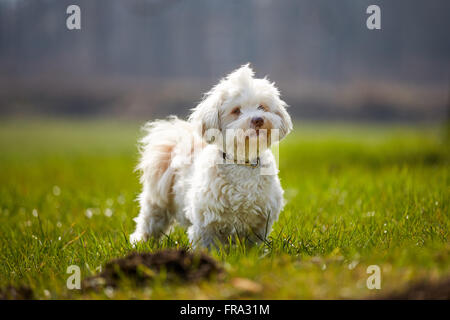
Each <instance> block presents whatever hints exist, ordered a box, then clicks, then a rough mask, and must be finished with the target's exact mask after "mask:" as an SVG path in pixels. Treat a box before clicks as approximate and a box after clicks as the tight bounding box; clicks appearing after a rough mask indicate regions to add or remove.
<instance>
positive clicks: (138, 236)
mask: <svg viewBox="0 0 450 320" xmlns="http://www.w3.org/2000/svg"><path fill="white" fill-rule="evenodd" d="M145 240H146V236H145V234H143V233H140V232H134V233H133V234H131V235H130V243H131V245H132V246H133V248H134V247H135V246H136V243H138V242H140V241H145Z"/></svg>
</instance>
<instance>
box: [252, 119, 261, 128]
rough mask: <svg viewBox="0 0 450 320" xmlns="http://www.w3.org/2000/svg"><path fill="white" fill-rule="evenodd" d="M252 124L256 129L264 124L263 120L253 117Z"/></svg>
mask: <svg viewBox="0 0 450 320" xmlns="http://www.w3.org/2000/svg"><path fill="white" fill-rule="evenodd" d="M252 124H253V125H254V126H255V127H257V128H260V127H262V125H263V124H264V119H263V118H261V117H253V118H252Z"/></svg>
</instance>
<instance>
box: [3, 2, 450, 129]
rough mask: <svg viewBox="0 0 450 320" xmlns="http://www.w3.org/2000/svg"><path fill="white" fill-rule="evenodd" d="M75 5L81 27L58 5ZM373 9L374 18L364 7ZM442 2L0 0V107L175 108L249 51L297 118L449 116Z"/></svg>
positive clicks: (66, 112) (114, 113) (156, 112)
mask: <svg viewBox="0 0 450 320" xmlns="http://www.w3.org/2000/svg"><path fill="white" fill-rule="evenodd" d="M70 4H77V5H79V6H80V8H81V26H82V29H81V30H73V31H71V30H68V29H67V28H66V19H67V17H68V15H67V14H66V8H67V6H68V5H70ZM371 4H377V5H379V6H380V7H381V26H382V29H381V30H368V29H367V27H366V19H367V17H368V14H366V8H367V7H368V6H369V5H371ZM449 12H450V2H449V1H448V0H432V1H424V0H397V1H382V0H376V1H374V0H370V1H366V0H341V1H333V0H301V1H300V0H277V1H271V0H245V1H242V0H227V1H220V0H196V1H194V0H128V1H123V0H95V1H93V0H76V1H74V0H70V1H66V0H0V117H4V118H7V117H11V116H64V117H82V118H84V117H89V118H91V117H102V118H103V117H115V118H139V119H143V118H154V117H164V116H167V115H169V114H177V115H180V116H185V115H187V114H188V112H189V109H190V108H192V107H194V106H195V105H196V103H197V102H198V101H199V100H200V99H201V95H202V93H203V92H205V91H208V90H209V89H210V88H211V86H213V85H214V84H215V83H217V81H218V80H219V79H220V78H221V77H222V76H224V75H226V74H227V73H229V72H230V71H231V70H233V69H235V68H237V67H239V66H240V65H242V64H245V63H247V62H250V63H251V64H252V66H253V67H254V69H255V71H256V74H257V76H259V77H263V76H265V75H268V76H269V78H270V79H271V80H273V81H275V82H276V83H277V84H278V86H279V88H280V89H281V92H282V94H283V98H284V99H285V101H286V102H287V103H288V104H289V105H290V106H291V108H290V110H289V112H290V113H291V114H292V115H293V117H294V118H296V119H320V120H345V121H361V120H364V121H383V122H386V121H391V122H392V121H396V122H399V121H400V122H423V121H426V122H440V121H445V120H447V119H448V118H449V108H450V102H449V100H450V98H449V97H450V93H449V92H450V90H449V70H450V69H449V67H450V34H449V30H450V19H449Z"/></svg>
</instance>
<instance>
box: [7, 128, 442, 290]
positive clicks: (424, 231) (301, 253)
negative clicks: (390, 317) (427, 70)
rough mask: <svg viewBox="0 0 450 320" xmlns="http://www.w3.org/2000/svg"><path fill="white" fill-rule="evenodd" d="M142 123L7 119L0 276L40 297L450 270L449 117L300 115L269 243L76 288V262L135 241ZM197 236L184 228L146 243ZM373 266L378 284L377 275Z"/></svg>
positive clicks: (405, 279) (125, 249)
mask: <svg viewBox="0 0 450 320" xmlns="http://www.w3.org/2000/svg"><path fill="white" fill-rule="evenodd" d="M141 124H142V123H137V122H130V121H127V122H125V121H123V122H119V121H68V120H64V121H63V120H33V121H31V120H30V121H23V120H22V121H17V120H9V121H7V120H3V121H1V122H0V288H4V287H6V286H8V285H10V284H12V285H14V286H20V285H27V286H29V287H31V289H32V290H33V291H34V294H35V297H36V298H42V299H55V298H60V299H67V298H75V299H78V298H115V299H123V298H145V299H178V298H181V299H183V298H184V299H205V298H206V299H210V298H211V299H236V298H237V299H239V298H263V299H304V298H319V299H322V298H327V299H331V298H365V297H372V296H380V297H381V296H384V295H386V294H388V293H390V292H393V291H396V290H401V288H404V287H407V286H409V285H411V284H412V283H414V282H417V281H422V280H426V281H441V280H442V279H445V278H448V277H449V276H450V257H449V254H450V244H449V241H448V232H449V227H450V217H449V198H450V197H449V195H450V194H449V191H450V189H449V178H450V173H449V161H450V153H449V152H450V151H449V149H450V148H449V133H448V129H445V128H444V127H438V126H434V127H433V126H405V125H385V126H381V125H363V124H361V125H355V124H351V125H350V124H349V125H346V124H326V123H317V124H302V123H298V124H297V125H296V126H295V130H294V132H293V133H292V134H291V135H290V136H289V137H288V138H287V139H286V140H285V141H283V142H282V144H281V148H280V178H281V183H282V185H283V188H284V189H285V191H286V193H285V196H286V199H287V205H286V207H285V210H284V211H283V212H282V214H281V216H280V219H279V221H278V222H277V223H276V224H275V226H274V230H273V232H272V234H271V235H270V239H269V242H268V243H266V244H264V245H261V246H259V247H257V248H246V247H245V246H242V245H237V246H234V247H232V248H224V249H222V250H220V251H213V252H211V255H212V256H213V257H215V258H216V259H217V260H219V261H221V263H222V265H223V266H224V268H225V270H226V275H225V277H224V278H223V279H212V280H209V281H202V282H200V283H191V284H188V283H172V282H169V283H168V282H167V281H165V275H164V274H162V275H159V276H157V278H156V280H155V281H154V282H153V283H152V284H151V285H149V286H147V287H145V288H134V287H133V286H132V285H126V284H124V285H123V286H122V287H121V288H120V289H117V290H105V291H100V292H97V293H94V292H87V293H86V292H80V291H77V290H72V291H71V290H68V289H67V288H66V280H67V278H68V276H69V275H68V274H67V273H66V269H67V267H68V266H69V265H78V266H79V267H80V268H81V272H82V277H88V276H91V275H93V274H95V273H96V268H98V267H99V266H101V265H104V264H105V263H106V262H107V261H109V260H110V259H112V258H115V257H121V256H124V255H126V254H127V253H129V252H131V251H132V250H133V248H132V247H131V246H130V244H129V243H128V241H127V239H128V236H129V234H130V233H131V232H132V231H133V228H134V222H133V221H132V218H133V217H134V216H136V214H137V212H138V207H137V203H136V202H135V201H134V199H135V198H136V196H137V194H138V192H139V184H138V177H137V174H136V173H134V172H133V169H134V166H135V164H136V161H137V156H138V154H137V148H136V141H137V139H138V137H139V136H140V134H141V132H140V131H139V127H140V125H141ZM188 246H189V244H188V240H187V237H186V235H185V233H184V231H183V230H182V229H180V228H175V230H174V231H173V232H172V233H171V234H170V235H168V236H167V237H166V238H165V239H164V240H163V241H162V242H161V243H153V242H150V243H146V244H143V245H140V246H139V247H138V250H139V251H154V250H157V249H159V248H165V247H188ZM369 265H378V266H379V267H380V268H381V271H382V272H381V290H369V289H368V288H367V287H366V279H367V277H368V276H369V275H368V274H367V273H366V269H367V267H368V266H369ZM241 278H245V279H249V280H251V281H252V282H250V284H248V283H247V282H245V281H242V280H240V279H241Z"/></svg>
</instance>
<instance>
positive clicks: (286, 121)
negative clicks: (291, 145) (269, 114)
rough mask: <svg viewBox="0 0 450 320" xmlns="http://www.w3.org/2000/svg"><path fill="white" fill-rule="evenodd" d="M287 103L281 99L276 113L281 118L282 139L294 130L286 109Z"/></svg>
mask: <svg viewBox="0 0 450 320" xmlns="http://www.w3.org/2000/svg"><path fill="white" fill-rule="evenodd" d="M286 107H287V104H286V102H284V101H283V100H280V102H279V105H278V110H277V111H276V114H277V115H278V116H280V118H281V126H280V140H281V139H283V138H284V137H285V136H287V134H288V133H289V132H291V130H292V120H291V116H290V115H289V113H288V112H287V111H286Z"/></svg>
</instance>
